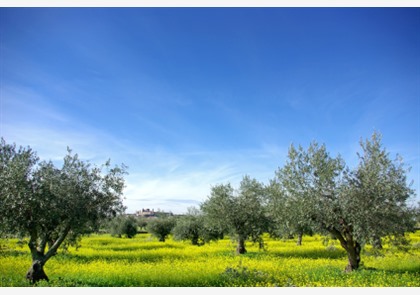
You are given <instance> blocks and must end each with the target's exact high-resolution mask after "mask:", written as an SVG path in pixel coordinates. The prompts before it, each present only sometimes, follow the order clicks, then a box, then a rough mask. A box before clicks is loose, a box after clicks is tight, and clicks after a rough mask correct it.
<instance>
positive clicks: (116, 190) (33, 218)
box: [0, 138, 126, 282]
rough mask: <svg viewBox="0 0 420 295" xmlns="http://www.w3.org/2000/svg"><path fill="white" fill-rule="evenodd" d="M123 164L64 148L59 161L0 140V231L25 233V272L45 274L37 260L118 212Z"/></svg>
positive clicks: (37, 277) (31, 275)
mask: <svg viewBox="0 0 420 295" xmlns="http://www.w3.org/2000/svg"><path fill="white" fill-rule="evenodd" d="M124 174H126V167H125V166H124V165H122V166H121V167H119V166H115V167H111V164H110V161H109V160H108V161H107V162H106V163H105V164H103V165H102V166H100V167H98V166H93V165H91V164H90V163H87V162H84V161H82V160H80V159H79V157H78V155H77V154H73V153H72V151H71V150H70V149H68V151H67V155H66V156H65V157H64V161H63V164H62V167H60V168H57V167H56V166H55V165H54V164H53V163H52V162H51V161H48V162H47V161H42V162H40V161H39V158H38V157H37V155H36V153H35V152H34V151H33V150H32V149H31V148H30V147H26V148H25V147H16V145H15V144H8V143H6V141H5V140H4V139H3V138H2V139H1V142H0V183H1V186H0V201H1V206H0V233H1V234H3V235H6V234H14V235H19V236H21V237H28V238H29V243H28V246H29V249H30V251H31V255H32V262H33V263H32V266H31V268H30V269H29V271H28V273H27V278H28V279H29V280H31V281H32V282H36V281H38V280H41V279H46V280H48V277H47V276H46V274H45V272H44V270H43V266H44V265H45V263H46V262H47V261H48V259H50V258H51V257H52V256H54V255H55V254H56V253H57V250H58V248H59V247H60V246H61V245H63V243H64V244H65V243H69V242H74V241H76V239H77V237H79V236H80V235H82V234H85V233H89V232H92V231H95V230H97V229H98V228H99V225H100V223H101V221H102V220H103V219H104V218H106V217H110V216H114V215H116V214H117V213H118V212H123V211H124V207H123V204H122V194H123V188H124V178H123V176H124Z"/></svg>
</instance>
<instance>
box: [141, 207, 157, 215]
mask: <svg viewBox="0 0 420 295" xmlns="http://www.w3.org/2000/svg"><path fill="white" fill-rule="evenodd" d="M136 215H137V216H140V217H156V212H155V210H154V209H152V210H150V209H149V208H147V209H141V211H137V212H136Z"/></svg>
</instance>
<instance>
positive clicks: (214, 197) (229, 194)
mask: <svg viewBox="0 0 420 295" xmlns="http://www.w3.org/2000/svg"><path fill="white" fill-rule="evenodd" d="M264 194H265V189H264V186H263V184H262V183H260V182H258V181H257V180H255V179H251V178H250V177H249V176H244V177H243V179H242V181H241V183H240V186H239V189H238V190H237V191H235V190H234V189H233V187H232V186H231V185H230V184H229V183H228V184H225V185H223V184H221V185H216V186H214V187H212V188H211V193H210V196H209V197H208V199H207V200H206V201H205V202H204V203H202V204H201V210H202V211H203V212H204V214H205V216H206V220H207V224H208V226H209V227H211V228H215V229H217V230H218V231H219V232H225V233H227V234H229V235H230V236H231V237H232V238H233V239H235V240H236V241H237V248H236V252H237V253H238V254H243V253H246V248H245V242H246V240H247V239H252V240H253V241H259V242H262V239H261V236H262V234H263V233H264V232H265V231H266V230H267V226H268V218H267V214H266V208H265V206H264Z"/></svg>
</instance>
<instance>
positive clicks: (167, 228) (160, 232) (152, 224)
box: [146, 216, 176, 242]
mask: <svg viewBox="0 0 420 295" xmlns="http://www.w3.org/2000/svg"><path fill="white" fill-rule="evenodd" d="M175 225H176V219H175V218H174V217H172V216H169V217H166V216H165V217H155V218H153V219H150V221H149V222H148V223H147V226H146V230H147V231H148V232H149V233H150V234H151V235H152V236H155V237H156V238H158V239H159V242H165V241H166V238H167V237H168V236H169V235H170V234H171V232H172V229H173V228H174V227H175Z"/></svg>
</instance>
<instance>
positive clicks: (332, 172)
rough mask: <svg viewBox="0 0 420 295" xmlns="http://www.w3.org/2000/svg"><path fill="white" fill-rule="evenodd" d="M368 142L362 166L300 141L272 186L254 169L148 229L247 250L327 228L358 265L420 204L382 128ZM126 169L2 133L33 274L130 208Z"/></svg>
mask: <svg viewBox="0 0 420 295" xmlns="http://www.w3.org/2000/svg"><path fill="white" fill-rule="evenodd" d="M361 148H362V153H361V154H360V155H358V156H359V165H358V166H357V167H356V168H355V169H353V170H350V169H349V168H347V167H346V166H345V163H344V161H343V159H342V158H341V157H339V156H337V157H335V158H334V157H331V156H330V155H329V153H328V152H327V150H326V147H325V145H319V144H317V143H316V142H313V143H311V145H310V146H309V148H308V149H307V150H304V149H303V148H302V147H301V146H299V147H297V148H296V147H294V146H293V145H292V146H291V147H290V149H289V153H288V159H287V162H286V163H285V165H284V166H283V167H282V168H279V169H278V170H277V171H276V173H275V177H274V178H273V179H272V180H270V181H269V184H268V185H264V184H263V183H260V182H258V181H257V180H255V179H252V178H251V177H249V176H245V177H244V178H243V180H242V182H241V183H240V186H239V188H238V189H236V190H235V189H234V188H233V187H232V186H231V185H230V184H222V185H216V186H214V187H212V188H211V192H210V195H209V197H208V199H207V200H206V201H204V202H203V203H202V204H201V206H200V209H199V210H198V209H197V210H192V209H191V210H190V212H188V214H187V215H186V216H184V217H182V218H178V219H177V220H176V222H174V220H171V218H168V219H164V218H159V219H157V220H155V221H153V222H150V224H148V226H147V229H148V231H150V232H151V233H154V234H156V235H157V234H158V233H159V232H161V231H162V232H163V233H164V234H163V235H162V236H161V237H160V240H162V241H164V240H165V237H166V236H167V235H168V234H169V233H173V235H174V238H176V239H181V240H182V239H191V241H192V243H193V244H197V245H199V244H203V243H205V242H208V241H211V240H215V239H219V238H221V237H223V236H224V235H230V236H231V237H232V238H235V239H236V241H237V252H238V253H245V252H246V248H245V243H246V241H247V240H252V241H254V242H260V243H261V245H262V242H263V240H262V238H261V236H262V234H263V233H265V232H269V233H271V234H273V235H277V236H285V235H290V234H293V235H297V236H298V237H300V239H301V237H302V235H303V234H306V233H311V232H320V233H328V234H330V235H332V236H333V237H335V238H336V239H338V240H339V241H340V244H341V246H342V247H343V248H344V249H345V250H346V252H347V254H348V260H349V264H348V266H347V268H346V269H347V270H348V271H350V270H354V269H357V268H358V267H359V263H360V251H361V249H362V247H363V245H364V244H365V243H368V242H372V243H376V244H378V243H379V242H380V240H381V238H383V237H386V236H388V237H391V238H393V239H394V240H396V241H399V240H402V239H403V238H404V234H405V233H406V232H409V231H412V230H413V228H414V225H415V220H414V214H415V212H414V210H415V209H414V208H413V207H410V206H409V200H410V198H411V197H413V196H414V191H413V190H412V189H411V188H410V185H408V183H407V179H406V178H407V172H408V170H407V169H406V168H405V166H404V165H403V162H402V159H401V158H400V157H397V158H396V159H395V160H391V159H390V157H389V154H388V153H387V152H386V151H385V149H384V148H383V147H382V144H381V136H380V135H378V134H376V133H374V134H373V136H372V138H371V139H370V140H366V141H365V142H361ZM126 173H127V172H126V167H125V166H124V165H121V166H115V167H111V165H110V161H107V162H106V163H105V164H104V165H102V166H100V167H97V166H93V165H91V164H89V163H86V162H83V161H81V160H80V159H79V158H78V156H77V154H73V153H72V152H71V150H68V154H67V155H66V156H65V158H64V161H63V165H62V167H60V168H57V167H56V166H55V165H54V164H53V163H52V162H45V161H42V162H40V160H39V158H38V157H37V156H36V153H35V152H34V151H33V150H32V149H31V148H30V147H27V148H23V147H19V148H17V147H16V145H15V144H7V143H6V142H5V140H4V139H1V142H0V184H1V186H0V202H1V203H0V234H1V236H7V235H10V234H14V235H20V236H21V237H29V243H28V246H29V249H30V251H31V254H32V265H31V267H30V269H29V271H28V273H27V278H28V279H29V280H30V281H31V282H36V281H39V280H42V279H45V280H48V277H47V275H46V274H45V272H44V269H43V267H44V265H45V263H46V262H47V261H48V260H49V259H50V258H51V257H52V256H54V255H55V254H56V253H57V250H58V248H59V247H60V246H62V245H66V244H69V243H74V242H76V241H77V238H78V237H80V236H81V235H83V234H86V233H90V232H95V231H98V229H99V226H100V225H101V224H103V223H102V222H103V220H104V219H107V218H110V217H113V216H117V215H118V214H121V213H123V212H124V209H125V208H124V207H123V204H122V193H123V188H124V175H125V174H126ZM417 210H419V209H417ZM417 214H418V213H417ZM165 223H167V226H162V224H163V225H164V224H165ZM168 224H169V225H170V226H168ZM167 227H170V228H171V230H170V231H169V232H168V231H166V232H165V229H166V228H167Z"/></svg>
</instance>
